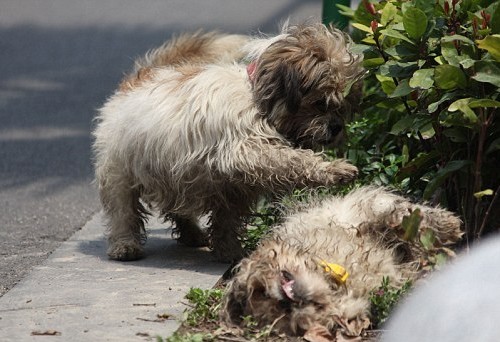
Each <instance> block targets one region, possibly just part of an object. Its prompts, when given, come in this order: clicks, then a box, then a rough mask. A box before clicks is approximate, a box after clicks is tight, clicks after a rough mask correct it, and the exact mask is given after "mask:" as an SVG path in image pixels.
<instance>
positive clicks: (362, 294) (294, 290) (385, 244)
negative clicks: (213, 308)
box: [222, 187, 462, 341]
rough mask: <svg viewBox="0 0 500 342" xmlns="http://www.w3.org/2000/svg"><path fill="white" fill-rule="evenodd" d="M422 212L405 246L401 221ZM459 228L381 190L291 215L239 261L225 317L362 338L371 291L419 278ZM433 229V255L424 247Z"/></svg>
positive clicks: (447, 217) (453, 220)
mask: <svg viewBox="0 0 500 342" xmlns="http://www.w3.org/2000/svg"><path fill="white" fill-rule="evenodd" d="M417 209H418V210H419V215H420V218H421V221H420V226H419V228H418V233H417V237H416V238H415V239H414V240H411V241H407V240H405V239H404V234H405V231H404V229H403V228H402V221H403V218H404V217H405V216H408V215H410V214H411V213H412V212H414V211H416V210H417ZM460 224H461V222H460V220H459V219H458V218H457V217H456V216H455V215H453V214H452V213H450V212H448V211H446V210H444V209H440V208H433V207H429V206H426V205H418V204H413V203H411V202H410V201H408V200H407V199H406V198H404V197H400V196H398V195H395V194H393V193H391V192H388V191H386V190H384V189H382V188H375V187H363V188H360V189H357V190H355V191H353V192H351V193H349V194H348V195H346V196H345V197H329V198H326V199H324V200H322V201H317V202H316V203H314V202H313V203H311V204H310V205H309V206H308V207H306V208H303V209H301V210H300V211H298V212H296V213H293V214H291V215H289V216H288V217H287V218H286V219H285V221H284V223H283V224H281V225H279V226H277V227H275V228H274V229H273V230H272V232H271V234H270V236H268V237H266V238H264V239H263V240H262V241H261V243H260V245H259V247H258V248H257V249H256V250H255V251H254V252H253V253H252V254H251V255H250V256H249V257H247V258H245V259H243V260H242V261H241V263H240V264H239V266H238V267H237V268H236V269H237V270H238V271H237V273H236V275H235V277H234V278H233V280H232V281H231V282H230V283H229V285H228V288H227V292H226V295H225V299H224V304H223V309H222V318H223V320H224V321H226V322H228V323H230V324H240V323H241V322H242V318H243V317H245V316H251V317H253V319H254V320H255V321H257V322H258V323H259V324H260V325H261V326H265V325H272V326H273V327H274V328H275V329H276V330H278V331H279V332H284V333H286V334H288V335H293V336H297V335H299V336H301V335H308V336H309V337H311V336H322V337H323V339H318V340H320V341H325V340H335V336H336V334H337V333H342V334H345V335H349V336H358V335H359V334H360V333H361V332H362V331H363V329H365V328H367V327H368V326H369V325H370V301H369V296H370V291H372V290H374V289H376V288H377V287H378V286H380V285H381V283H382V279H383V277H388V278H389V280H390V284H391V285H393V286H396V287H398V286H401V285H402V284H403V283H404V282H405V281H406V280H414V279H416V277H417V276H418V272H417V271H418V263H419V262H420V260H424V259H425V257H426V254H427V253H435V252H436V251H437V250H439V249H440V248H441V247H442V246H445V245H449V244H453V243H454V242H456V241H457V240H458V239H459V238H460V237H461V235H462V232H461V230H460ZM429 231H432V235H433V236H434V238H435V241H436V242H435V244H434V247H433V248H435V249H434V250H431V249H425V248H423V247H422V244H420V243H419V242H418V240H419V237H420V236H421V235H422V234H429ZM308 340H311V339H308ZM312 340H314V338H313V339H312Z"/></svg>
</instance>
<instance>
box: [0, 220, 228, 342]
mask: <svg viewBox="0 0 500 342" xmlns="http://www.w3.org/2000/svg"><path fill="white" fill-rule="evenodd" d="M103 232H104V227H103V220H102V214H97V215H96V216H94V217H93V218H92V220H90V221H89V222H88V223H87V224H86V225H85V226H84V227H83V228H82V229H81V230H80V231H78V232H76V233H75V235H74V236H73V237H72V238H71V239H69V240H68V241H66V242H65V243H63V245H62V246H61V247H59V248H58V249H57V250H56V251H55V252H54V253H53V254H52V255H51V256H50V258H49V259H48V260H46V261H45V262H44V263H43V264H42V265H41V266H38V267H37V268H35V270H34V271H32V272H31V273H30V275H29V276H27V277H26V278H25V279H24V280H23V281H22V282H21V283H19V284H18V285H17V286H15V287H14V288H13V289H12V290H11V291H9V292H8V293H7V294H5V295H4V296H3V297H1V298H0V340H1V341H48V340H50V341H56V340H57V341H69V340H71V341H148V340H149V341H155V340H156V336H161V337H164V338H165V337H168V336H170V335H171V334H172V333H173V332H174V331H175V330H176V329H177V328H178V326H179V319H181V318H182V314H183V311H184V309H185V308H186V306H185V305H183V304H182V302H183V301H184V299H183V298H184V295H185V294H186V292H187V291H188V290H189V288H191V287H201V288H210V287H212V286H213V285H214V284H215V283H216V282H217V281H218V280H219V279H220V277H221V275H222V274H223V273H224V272H225V271H226V270H227V269H228V267H229V265H227V264H221V263H217V262H214V261H213V259H212V257H211V255H210V253H209V251H208V250H207V249H193V248H187V247H184V246H182V245H178V244H177V243H176V241H174V240H172V239H170V229H166V228H165V225H164V224H161V223H160V222H158V221H156V220H152V223H151V224H150V225H149V227H148V242H147V244H146V253H147V257H146V258H144V259H143V260H140V261H135V262H126V263H123V262H117V261H111V260H109V259H108V257H107V256H106V241H105V238H104V235H103ZM165 314H166V315H168V316H169V317H171V318H170V319H167V320H164V319H158V316H157V315H165ZM39 334H41V335H39ZM49 334H50V336H49Z"/></svg>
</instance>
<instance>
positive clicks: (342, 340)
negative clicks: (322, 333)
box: [335, 330, 363, 342]
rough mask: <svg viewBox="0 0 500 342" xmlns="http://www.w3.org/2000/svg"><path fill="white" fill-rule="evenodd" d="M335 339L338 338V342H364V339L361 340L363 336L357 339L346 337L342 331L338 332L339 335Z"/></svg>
mask: <svg viewBox="0 0 500 342" xmlns="http://www.w3.org/2000/svg"><path fill="white" fill-rule="evenodd" d="M335 338H336V340H335V341H336V342H359V341H363V339H362V338H361V336H356V337H352V336H346V335H344V334H343V333H342V332H341V331H340V330H338V331H337V334H336V336H335Z"/></svg>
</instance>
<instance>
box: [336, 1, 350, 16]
mask: <svg viewBox="0 0 500 342" xmlns="http://www.w3.org/2000/svg"><path fill="white" fill-rule="evenodd" d="M336 6H337V7H338V9H339V13H340V14H342V15H343V16H346V17H348V18H354V10H353V9H352V8H350V7H348V6H344V5H341V4H337V5H336Z"/></svg>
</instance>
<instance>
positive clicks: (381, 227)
mask: <svg viewBox="0 0 500 342" xmlns="http://www.w3.org/2000/svg"><path fill="white" fill-rule="evenodd" d="M342 203H343V204H342V206H350V207H352V208H355V210H354V211H353V212H355V213H356V217H353V218H352V220H351V221H356V222H359V223H360V225H359V226H360V227H361V231H363V229H371V230H377V231H380V232H381V233H384V232H387V231H394V232H397V233H399V235H402V234H403V233H404V232H403V231H402V222H403V219H404V217H406V216H410V215H411V214H412V213H413V212H415V211H416V210H417V209H418V210H419V216H420V225H419V229H420V231H422V230H425V229H430V230H432V231H433V233H434V236H435V238H436V239H437V240H438V241H439V242H440V243H441V244H449V243H454V242H456V241H457V240H458V239H460V237H461V236H462V232H461V229H460V226H461V221H460V219H459V218H458V217H457V216H455V215H454V214H453V213H451V212H449V211H447V210H445V209H441V208H436V207H431V206H428V205H423V204H415V203H412V202H411V201H409V200H408V199H407V198H405V197H402V196H398V195H396V194H394V193H391V192H389V191H387V190H384V189H383V188H375V187H362V188H360V189H357V190H355V191H353V192H351V193H350V194H348V195H346V196H345V197H344V199H343V202H342ZM344 208H347V207H344Z"/></svg>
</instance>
